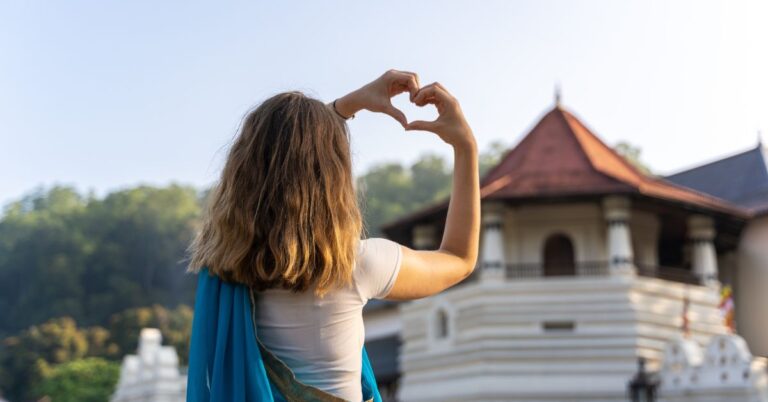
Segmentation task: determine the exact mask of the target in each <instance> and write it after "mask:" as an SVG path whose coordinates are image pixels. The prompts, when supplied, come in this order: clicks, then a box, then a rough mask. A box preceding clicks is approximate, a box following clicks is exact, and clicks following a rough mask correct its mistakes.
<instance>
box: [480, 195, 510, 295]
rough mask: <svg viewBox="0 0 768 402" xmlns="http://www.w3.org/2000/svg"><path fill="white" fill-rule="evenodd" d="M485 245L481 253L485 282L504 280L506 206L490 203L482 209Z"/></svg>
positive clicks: (482, 276) (482, 274)
mask: <svg viewBox="0 0 768 402" xmlns="http://www.w3.org/2000/svg"><path fill="white" fill-rule="evenodd" d="M482 216H483V244H482V252H481V259H480V261H481V265H480V268H481V269H482V272H481V278H482V279H483V280H503V279H504V277H505V274H506V262H505V260H504V205H502V204H495V203H489V204H484V205H483V207H482Z"/></svg>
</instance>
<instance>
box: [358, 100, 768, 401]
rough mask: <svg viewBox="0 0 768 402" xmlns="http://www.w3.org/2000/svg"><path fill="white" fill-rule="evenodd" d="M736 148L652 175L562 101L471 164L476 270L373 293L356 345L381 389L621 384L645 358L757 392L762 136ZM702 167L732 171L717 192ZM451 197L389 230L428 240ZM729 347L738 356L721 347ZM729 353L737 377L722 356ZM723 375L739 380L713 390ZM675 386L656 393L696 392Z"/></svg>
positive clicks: (425, 395) (577, 393)
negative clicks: (477, 179)
mask: <svg viewBox="0 0 768 402" xmlns="http://www.w3.org/2000/svg"><path fill="white" fill-rule="evenodd" d="M736 159H738V160H740V161H742V162H743V163H731V164H728V163H725V164H726V165H728V166H729V168H728V169H725V170H722V171H720V172H719V173H712V172H710V171H707V169H710V168H711V166H713V165H718V163H720V162H716V163H714V164H710V165H705V166H703V167H700V168H697V169H692V170H690V171H687V172H681V173H678V174H676V175H673V176H671V177H669V178H666V179H665V178H660V177H654V176H650V175H648V174H645V173H643V172H641V171H640V170H638V169H637V168H636V167H634V166H633V165H632V164H630V163H629V162H627V161H626V160H625V159H624V158H622V157H621V156H620V155H618V154H617V153H616V152H615V151H613V150H612V149H611V148H610V147H608V146H606V145H605V144H604V143H603V142H602V141H601V140H600V139H599V138H598V137H597V136H595V135H594V134H593V133H592V131H590V130H589V128H587V127H586V126H585V125H584V124H583V123H582V122H581V121H580V120H579V119H577V118H576V117H575V116H574V115H573V114H571V113H570V112H568V111H567V110H565V109H564V108H563V107H562V106H560V105H559V103H558V104H556V106H555V107H554V108H552V110H550V111H548V112H547V113H546V114H544V116H543V117H541V119H540V120H539V121H538V123H537V124H535V126H534V127H533V129H532V130H531V131H530V132H529V133H528V134H527V135H526V136H525V137H524V138H523V139H522V140H521V141H520V142H519V143H518V145H517V146H516V147H514V148H513V149H511V150H510V151H509V152H508V153H507V154H506V155H505V156H504V157H503V158H502V160H501V161H500V162H499V164H498V165H497V166H495V167H494V168H492V169H491V170H490V171H489V172H488V173H487V174H486V175H485V176H484V177H482V178H481V197H482V233H481V252H480V258H479V262H478V267H477V268H476V270H475V272H474V274H473V275H472V276H471V277H469V278H467V280H465V281H464V282H462V283H461V284H459V285H457V286H455V287H454V288H452V289H450V290H448V291H446V292H444V293H442V294H440V295H438V296H435V297H430V298H426V299H422V300H417V301H414V302H409V303H402V304H395V303H385V302H380V303H374V304H371V305H369V306H367V308H366V310H365V322H366V345H367V347H368V350H369V353H370V354H371V355H372V356H371V359H372V362H373V364H374V371H375V372H376V373H377V376H378V377H379V380H380V383H381V384H382V388H383V389H384V391H385V392H386V393H387V395H386V396H387V397H388V398H390V399H391V400H394V399H398V400H403V401H477V400H483V401H502V400H503V401H532V400H535V401H626V400H627V384H628V382H629V380H630V379H631V378H632V377H633V375H634V374H635V372H636V370H637V362H638V359H639V358H643V359H644V361H646V362H647V367H648V369H649V370H651V371H653V372H656V373H658V376H660V381H661V383H662V385H661V391H662V392H669V393H670V395H672V394H674V395H678V394H679V395H683V396H684V395H689V394H691V392H694V391H695V390H694V391H691V389H693V388H695V389H699V390H700V391H701V392H704V393H706V392H710V394H712V395H731V396H733V398H735V399H733V398H731V397H728V398H726V399H717V398H718V397H717V396H715V399H707V400H713V401H715V400H728V401H747V400H749V401H752V400H763V399H751V398H753V397H755V395H758V396H757V397H756V398H761V397H762V396H761V395H764V394H765V395H766V397H767V398H768V393H766V392H768V391H766V390H765V382H766V381H765V362H764V361H763V360H761V359H759V358H758V359H755V358H754V357H753V355H752V354H757V355H763V356H764V355H766V354H768V317H765V316H764V314H763V315H762V316H761V314H760V312H761V311H760V307H759V306H764V305H766V301H768V296H766V295H765V294H764V293H762V292H761V290H762V289H764V288H765V286H767V285H768V256H766V250H768V247H766V245H768V236H766V234H767V233H768V230H766V227H768V223H766V221H768V218H766V215H768V214H766V212H768V165H766V163H765V162H766V152H765V150H763V148H762V147H758V149H757V150H754V151H749V152H747V153H745V154H744V156H743V157H740V158H736ZM756 161H761V163H762V165H760V163H758V162H756ZM732 165H738V166H735V167H732ZM729 169H730V170H729ZM755 169H757V170H756V171H754V172H753V170H755ZM743 170H749V172H746V171H743ZM743 175H750V179H749V180H746V179H744V180H742V179H743V177H742V176H743ZM753 176H754V177H753ZM713 181H727V182H729V183H730V184H732V186H730V187H728V186H725V185H724V186H723V187H722V188H723V190H722V192H720V188H719V187H718V188H713V187H707V186H712V185H713V183H712V182H713ZM734 182H738V183H734ZM761 186H762V187H761ZM726 187H727V188H726ZM447 207H448V202H447V200H446V201H443V202H440V203H437V204H435V205H432V206H429V207H427V208H425V209H423V210H420V211H417V212H415V213H413V214H411V215H409V216H406V217H404V218H402V219H400V220H398V221H396V222H393V223H390V224H388V225H386V226H385V227H384V228H383V230H384V233H385V234H386V236H387V237H389V238H391V239H393V240H395V241H398V242H401V243H403V244H406V245H408V246H410V247H412V248H416V249H433V248H437V247H438V246H439V243H440V239H441V238H442V233H441V231H442V228H443V227H444V222H445V217H446V212H447ZM723 284H728V285H731V286H732V287H733V291H734V294H735V299H736V313H737V314H736V317H737V330H738V331H739V333H742V332H743V336H744V338H743V339H742V338H741V337H740V336H738V335H733V334H731V332H732V330H731V328H729V327H728V326H726V325H725V324H724V320H723V317H722V314H721V311H720V307H721V306H720V301H721V297H720V291H721V287H722V286H723ZM744 339H746V342H744ZM713 345H714V346H713ZM696 348H699V349H696ZM704 348H709V349H706V350H707V353H706V355H707V356H710V358H706V359H705V358H704V357H701V356H704V355H705V353H704V352H702V350H704ZM680 350H684V351H688V352H689V353H688V355H685V356H687V357H690V356H693V357H691V362H689V363H690V364H689V366H688V367H689V371H681V370H682V369H680V367H681V366H680V364H678V363H674V364H673V363H670V362H679V361H681V360H680V359H681V357H680V353H681V352H680ZM728 351H733V353H732V354H733V356H735V357H733V358H732V359H731V357H730V355H727V356H729V357H728V358H727V359H725V357H723V358H722V359H721V358H720V356H721V355H722V356H726V354H727V353H728ZM673 352H676V353H677V354H675V353H673ZM699 357H701V358H699ZM675 359H677V360H675ZM723 359H725V361H723V362H722V364H727V363H728V362H730V361H731V360H733V365H734V366H733V367H736V368H733V370H731V371H734V372H738V373H740V375H741V376H742V377H739V378H741V380H742V381H741V382H739V383H738V384H736V383H733V381H734V380H733V375H735V374H728V373H730V372H726V371H723V370H725V368H724V366H723V367H720V366H718V364H720V363H721V360H723ZM744 367H747V368H744ZM675 370H677V371H675ZM708 370H709V371H708ZM750 370H754V372H753V371H750ZM748 371H749V373H747V372H748ZM673 372H674V373H676V374H674V375H676V376H677V377H674V375H673ZM701 373H707V374H705V375H702V374H701ZM723 373H725V374H723ZM745 373H747V374H745ZM729 375H731V379H730V380H723V378H728V376H729ZM665 376H666V377H665ZM673 377H674V378H677V380H674V378H673ZM683 377H685V381H688V382H687V383H686V384H688V385H686V387H687V386H690V387H693V388H685V387H683V386H682V385H680V384H681V382H680V381H683V380H682V379H681V378H683ZM710 380H711V381H710ZM759 383H762V385H757V384H759ZM702 384H704V385H702ZM700 385H701V386H700ZM726 386H730V387H731V388H729V389H731V391H733V390H734V389H737V388H738V391H733V392H735V393H728V392H731V391H727V392H726V391H723V392H724V393H722V394H718V393H717V392H715V393H714V394H713V393H712V392H714V391H712V390H713V389H719V388H718V387H721V388H722V387H726ZM675 387H676V388H675ZM681 387H683V388H681ZM696 387H699V388H696ZM702 387H703V388H702ZM734 387H735V388H734ZM760 387H762V388H760ZM696 392H698V391H696ZM675 393H677V394H675ZM694 393H695V392H694ZM674 395H673V396H674ZM734 395H735V396H734ZM745 395H749V396H745ZM742 396H743V397H742ZM662 397H664V395H663V394H662ZM681 398H682V399H680V398H678V399H674V398H673V397H670V398H668V399H667V400H670V401H671V400H676V401H688V400H691V401H692V400H694V399H685V398H686V397H681ZM385 399H386V398H385ZM695 400H704V399H695Z"/></svg>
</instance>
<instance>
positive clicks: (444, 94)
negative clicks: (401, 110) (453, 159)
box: [405, 82, 476, 148]
mask: <svg viewBox="0 0 768 402" xmlns="http://www.w3.org/2000/svg"><path fill="white" fill-rule="evenodd" d="M413 103H415V104H416V105H417V106H425V105H427V104H432V105H435V107H436V108H437V113H438V116H437V119H435V120H434V121H423V120H416V121H413V122H410V123H408V124H407V125H406V126H405V129H406V130H422V131H430V132H433V133H435V134H437V135H438V136H439V137H440V138H441V139H442V140H443V141H445V142H446V143H448V144H450V145H452V146H453V147H454V148H456V147H463V146H471V147H476V143H475V136H474V134H473V133H472V129H471V128H470V127H469V124H468V123H467V120H466V119H465V118H464V113H463V112H462V111H461V106H460V105H459V101H458V100H456V98H454V97H453V95H451V94H450V93H449V92H448V90H446V89H445V87H444V86H442V85H441V84H440V83H438V82H435V83H432V84H429V85H427V86H425V87H422V88H421V89H419V91H418V92H417V93H416V96H414V97H413Z"/></svg>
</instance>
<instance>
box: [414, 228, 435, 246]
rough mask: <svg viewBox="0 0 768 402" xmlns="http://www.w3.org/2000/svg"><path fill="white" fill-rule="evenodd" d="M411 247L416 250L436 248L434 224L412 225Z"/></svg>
mask: <svg viewBox="0 0 768 402" xmlns="http://www.w3.org/2000/svg"><path fill="white" fill-rule="evenodd" d="M412 235H413V247H414V248H415V249H417V250H433V249H436V248H437V239H436V237H435V226H434V225H428V224H423V225H416V226H414V227H413V231H412Z"/></svg>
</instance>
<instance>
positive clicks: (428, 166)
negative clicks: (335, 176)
mask: <svg viewBox="0 0 768 402" xmlns="http://www.w3.org/2000/svg"><path fill="white" fill-rule="evenodd" d="M505 149H506V148H505V146H504V145H503V144H502V143H500V142H494V143H492V144H491V146H490V147H489V149H488V150H487V151H485V152H483V153H481V154H480V158H479V159H480V163H479V164H480V166H479V169H480V174H481V175H482V174H485V173H486V172H487V171H488V169H490V168H491V167H492V166H494V165H495V164H497V163H498V162H499V160H500V159H501V155H502V154H503V153H504V151H505ZM451 178H452V170H451V166H450V165H449V163H448V162H446V161H445V159H443V158H442V157H440V156H437V155H434V154H426V155H423V156H422V157H421V158H419V160H417V161H416V162H415V163H414V164H412V165H411V166H410V167H407V168H406V167H404V166H403V165H401V164H399V163H386V164H381V165H378V166H374V167H372V168H371V169H370V170H369V171H368V172H366V173H365V174H364V175H362V176H361V177H359V178H358V179H357V185H358V188H359V189H360V190H361V193H362V198H363V202H362V207H363V216H364V217H365V222H366V227H367V230H368V234H369V235H370V236H379V235H381V225H383V224H385V223H387V222H390V221H393V220H395V219H397V218H398V217H401V216H403V215H406V214H408V213H410V212H414V211H416V210H418V209H419V208H422V207H425V206H427V205H429V204H432V203H435V202H438V201H440V200H443V199H445V198H446V197H448V196H449V195H450V192H451Z"/></svg>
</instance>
